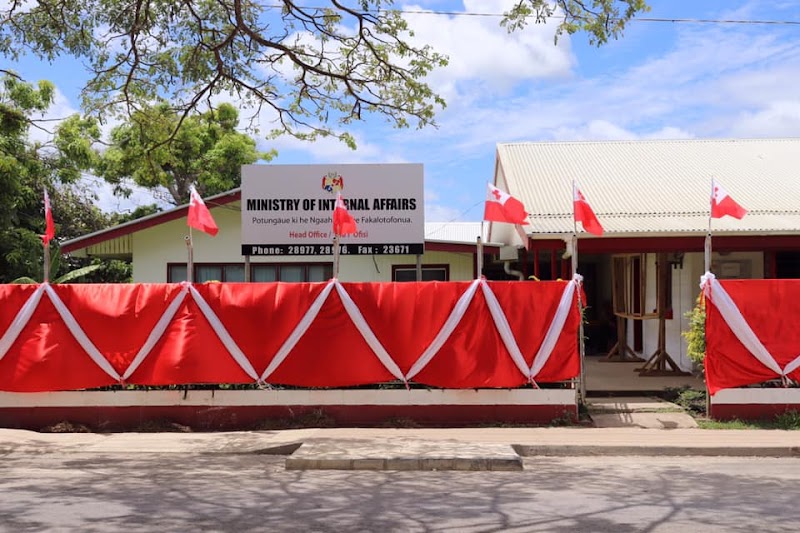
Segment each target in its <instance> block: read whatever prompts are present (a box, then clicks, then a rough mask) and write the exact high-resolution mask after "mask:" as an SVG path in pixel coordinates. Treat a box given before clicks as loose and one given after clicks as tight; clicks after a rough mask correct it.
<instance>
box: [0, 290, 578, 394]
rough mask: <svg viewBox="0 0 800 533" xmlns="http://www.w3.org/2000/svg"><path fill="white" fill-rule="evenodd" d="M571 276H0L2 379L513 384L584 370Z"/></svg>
mask: <svg viewBox="0 0 800 533" xmlns="http://www.w3.org/2000/svg"><path fill="white" fill-rule="evenodd" d="M579 291H580V283H579V280H578V279H577V278H576V280H572V281H568V282H562V281H553V282H538V283H534V282H526V283H519V282H490V281H486V280H475V281H472V282H444V283H439V282H426V283H340V282H339V281H337V280H331V281H330V282H327V283H208V284H189V283H183V284H126V285H122V284H120V285H111V284H107V285H104V284H92V285H50V284H42V285H0V390H4V391H20V392H22V391H31V392H32V391H55V390H76V389H86V388H94V387H101V386H106V385H111V384H115V383H126V384H136V385H181V384H197V383H218V384H223V383H231V384H233V383H254V382H257V383H271V384H283V385H293V386H301V387H344V386H355V385H364V384H377V383H383V382H389V381H395V380H401V381H405V382H406V383H408V382H410V381H413V382H415V383H420V384H425V385H430V386H435V387H443V388H497V387H517V386H521V385H524V384H526V383H528V382H533V383H536V382H558V381H564V380H569V379H571V378H574V377H577V376H578V374H579V372H580V360H579V356H578V345H577V331H578V327H579V322H580V313H579V309H578V306H577V297H578V293H579Z"/></svg>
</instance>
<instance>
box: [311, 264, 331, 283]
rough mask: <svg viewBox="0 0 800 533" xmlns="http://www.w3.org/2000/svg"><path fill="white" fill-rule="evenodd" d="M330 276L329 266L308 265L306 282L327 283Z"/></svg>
mask: <svg viewBox="0 0 800 533" xmlns="http://www.w3.org/2000/svg"><path fill="white" fill-rule="evenodd" d="M332 276H333V267H332V266H331V265H308V281H328V280H329V279H331V277H332Z"/></svg>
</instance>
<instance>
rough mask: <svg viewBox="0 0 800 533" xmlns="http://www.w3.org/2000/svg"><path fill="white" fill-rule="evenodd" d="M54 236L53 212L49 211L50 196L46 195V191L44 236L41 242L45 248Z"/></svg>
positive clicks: (45, 192)
mask: <svg viewBox="0 0 800 533" xmlns="http://www.w3.org/2000/svg"><path fill="white" fill-rule="evenodd" d="M55 236H56V224H55V222H53V210H52V209H50V196H49V195H48V194H47V189H45V190H44V235H42V242H43V243H44V245H45V246H47V245H48V244H50V241H52V240H53V239H54V238H55Z"/></svg>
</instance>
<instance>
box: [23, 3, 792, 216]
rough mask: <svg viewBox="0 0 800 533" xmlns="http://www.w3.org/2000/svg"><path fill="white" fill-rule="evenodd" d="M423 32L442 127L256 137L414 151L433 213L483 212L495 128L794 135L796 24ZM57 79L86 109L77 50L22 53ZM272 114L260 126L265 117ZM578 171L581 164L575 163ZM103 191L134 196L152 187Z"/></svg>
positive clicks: (60, 112) (342, 154)
mask: <svg viewBox="0 0 800 533" xmlns="http://www.w3.org/2000/svg"><path fill="white" fill-rule="evenodd" d="M510 3H511V2H510V0H463V1H453V0H417V1H416V2H402V1H398V2H397V5H398V6H399V7H401V8H405V9H407V10H409V11H455V12H480V13H502V12H503V10H504V9H507V7H508V6H509V5H510ZM650 4H651V7H652V11H651V12H650V13H648V14H645V15H643V16H645V17H648V18H666V19H726V20H731V19H735V20H785V21H800V0H783V1H781V0H650ZM407 18H408V20H409V23H410V25H411V27H412V28H413V29H414V30H415V33H416V36H417V38H418V39H419V40H420V41H421V42H426V43H428V44H430V45H432V46H433V47H434V48H435V49H436V50H437V51H439V52H442V53H445V54H447V55H448V56H449V58H450V64H449V66H448V67H447V68H445V69H443V70H441V71H438V72H436V73H434V74H433V75H432V76H431V77H430V79H429V82H430V84H431V85H432V86H433V87H434V89H435V90H437V91H438V92H439V93H440V94H442V95H443V96H444V97H445V99H446V100H447V102H448V107H447V108H446V109H445V110H444V111H442V112H441V113H440V114H439V116H438V118H437V121H438V123H439V127H438V128H436V129H434V128H428V129H425V130H422V131H418V130H414V129H410V130H396V129H392V128H389V127H387V126H386V124H385V123H384V120H383V119H382V118H381V117H378V116H375V117H369V118H368V119H367V120H366V121H365V122H363V123H360V124H356V125H354V126H353V127H352V128H350V129H349V131H350V132H351V133H352V134H353V135H354V136H355V138H356V140H357V142H358V150H356V151H351V150H350V149H349V148H347V147H346V146H345V145H343V144H341V143H338V142H337V141H335V140H329V139H326V140H322V141H319V142H316V143H304V142H301V141H297V140H294V139H291V138H279V139H275V140H269V141H267V140H264V139H262V140H260V141H259V144H260V147H261V148H262V149H269V148H276V149H277V150H278V153H279V155H278V157H277V159H275V161H274V162H275V163H280V164H293V163H387V162H413V163H422V164H423V165H424V167H425V196H426V218H427V220H428V221H476V220H480V218H481V216H482V213H483V206H482V202H483V199H484V196H485V187H486V186H485V184H486V182H487V181H491V180H492V177H493V170H494V158H495V147H496V144H497V143H499V142H518V141H549V140H553V141H555V140H561V141H568V140H612V139H640V138H719V137H722V138H730V137H736V138H738V137H797V136H800V91H799V90H798V87H800V25H786V24H784V25H773V24H770V25H767V24H763V25H758V24H721V23H707V24H700V23H669V22H645V21H641V22H632V23H631V24H630V26H629V27H628V29H627V31H626V33H625V35H624V37H623V38H622V39H620V40H618V41H612V42H610V43H608V44H607V45H605V46H603V47H601V48H595V47H592V46H590V45H589V44H588V42H587V39H586V37H585V36H581V35H576V36H572V37H569V36H563V37H562V38H561V39H560V40H559V43H558V45H557V46H555V45H554V44H553V30H554V28H553V27H552V26H549V25H542V26H536V25H531V26H529V27H528V28H527V29H525V30H524V31H522V32H517V33H515V34H512V35H508V34H507V32H506V30H505V29H503V28H501V27H500V26H499V21H500V18H499V17H491V16H481V17H476V16H451V15H437V14H432V13H420V14H416V13H415V14H409V15H407ZM15 68H17V69H18V70H19V71H20V72H21V73H22V74H23V75H24V76H26V77H28V78H29V79H39V78H46V79H49V80H51V81H53V82H54V83H56V85H57V86H58V88H59V91H60V93H59V97H58V101H57V102H56V105H55V106H54V108H53V109H52V110H51V111H50V115H51V116H65V115H67V114H69V113H70V112H75V111H77V110H78V105H79V104H78V96H77V94H78V90H79V89H80V87H81V85H82V81H83V78H81V76H80V73H79V72H80V71H79V70H76V66H75V64H74V63H73V62H70V61H59V62H58V63H56V64H55V65H42V64H40V63H37V62H35V61H32V60H24V61H23V62H21V63H20V64H18V65H16V66H15ZM268 129H269V125H268V124H265V125H264V126H263V127H262V130H268ZM576 178H580V177H579V176H576ZM87 183H88V184H89V186H91V187H96V188H97V190H98V192H99V194H100V196H101V205H102V206H103V207H104V208H105V209H107V210H127V209H130V208H131V207H133V206H134V205H135V204H141V203H149V201H150V199H149V198H147V195H146V194H143V193H137V194H136V195H135V196H134V197H132V198H131V199H129V200H120V199H114V198H112V197H111V196H110V194H109V192H108V190H107V188H104V187H102V186H101V185H102V184H101V183H100V180H97V179H90V180H89V181H88V182H87Z"/></svg>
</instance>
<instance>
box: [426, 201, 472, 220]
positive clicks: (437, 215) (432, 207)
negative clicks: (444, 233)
mask: <svg viewBox="0 0 800 533" xmlns="http://www.w3.org/2000/svg"><path fill="white" fill-rule="evenodd" d="M454 220H458V221H460V220H463V216H462V213H461V212H460V211H459V210H458V209H454V208H452V207H448V206H446V205H443V204H438V203H437V204H429V203H427V202H426V203H425V222H453V221H454Z"/></svg>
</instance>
